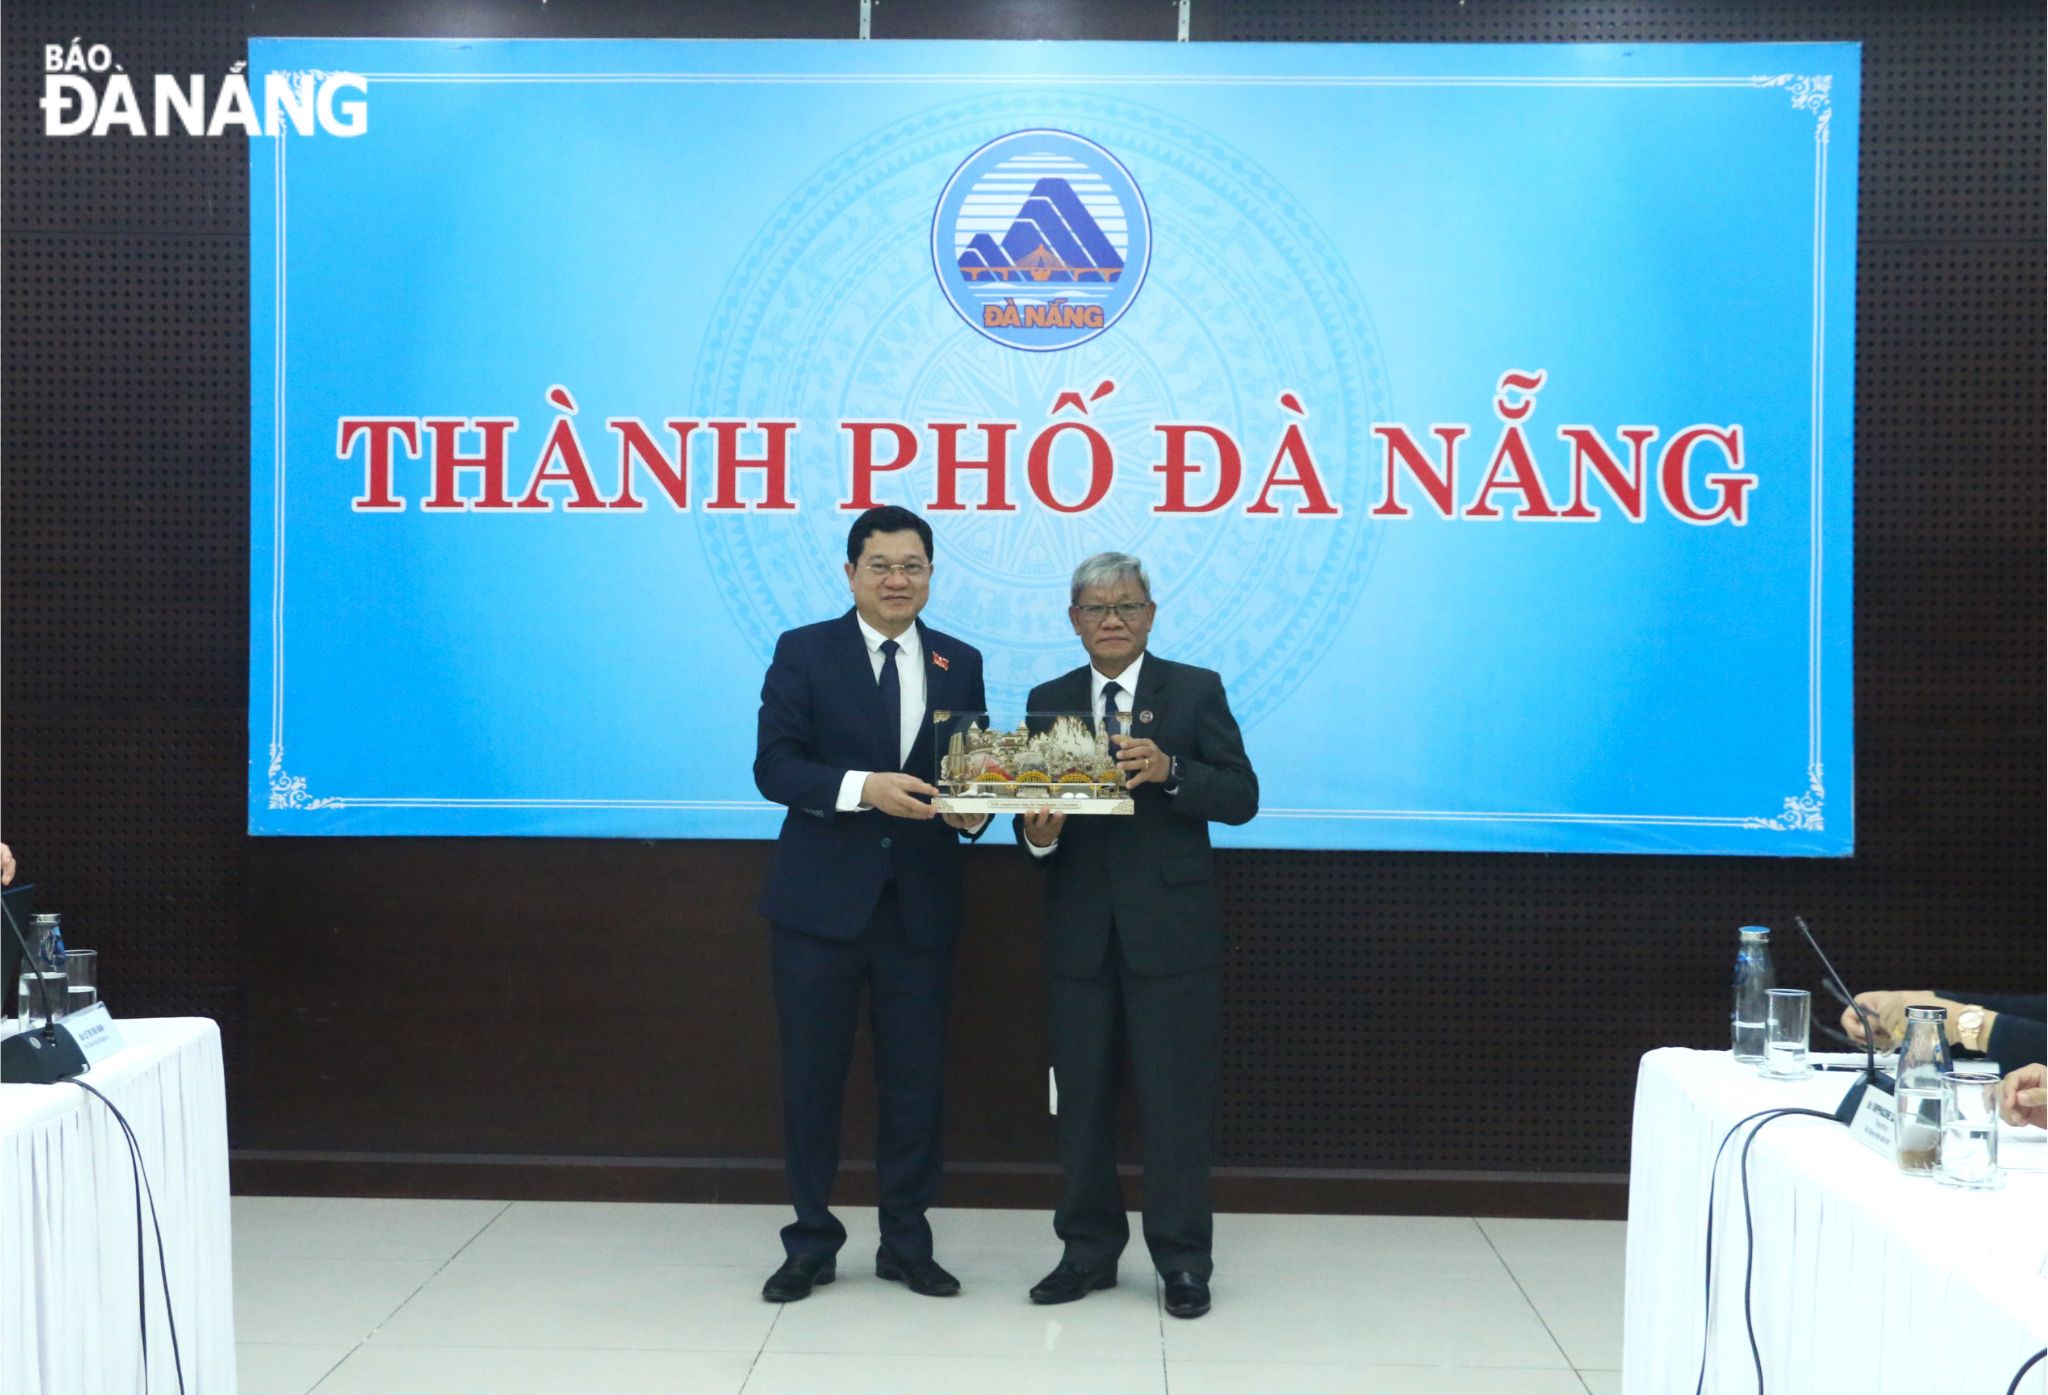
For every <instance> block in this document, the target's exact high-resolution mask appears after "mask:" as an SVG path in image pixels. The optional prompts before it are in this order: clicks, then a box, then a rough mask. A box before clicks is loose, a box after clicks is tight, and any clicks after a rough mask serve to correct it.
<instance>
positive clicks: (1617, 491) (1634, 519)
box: [1557, 426, 1657, 523]
mask: <svg viewBox="0 0 2048 1395" xmlns="http://www.w3.org/2000/svg"><path fill="white" fill-rule="evenodd" d="M1620 434H1621V439H1622V440H1624V441H1627V442H1628V469H1627V470H1626V472H1624V471H1623V469H1622V466H1621V462H1620V461H1619V460H1617V459H1616V458H1615V456H1614V452H1613V451H1611V450H1609V449H1608V448H1607V442H1605V441H1603V440H1601V439H1600V436H1599V434H1598V433H1597V432H1595V431H1594V430H1593V428H1592V427H1590V426H1560V427H1559V428H1557V435H1558V439H1559V440H1561V441H1569V442H1570V443H1571V447H1572V502H1571V505H1570V506H1569V507H1568V508H1566V509H1565V511H1564V512H1563V513H1561V514H1559V515H1558V517H1560V518H1574V519H1595V518H1598V517H1600V510H1599V509H1598V508H1596V507H1594V506H1593V505H1592V504H1590V503H1588V502H1587V501H1586V466H1587V464H1588V463H1590V464H1591V465H1592V467H1593V473H1594V474H1596V475H1598V476H1599V477H1600V483H1601V485H1602V486H1604V487H1605V488H1606V490H1607V493H1608V496H1609V497H1610V498H1612V499H1613V500H1614V502H1615V503H1617V504H1619V505H1621V511H1622V512H1623V513H1625V514H1627V515H1628V520H1629V522H1631V523H1641V522H1642V521H1643V508H1644V504H1645V500H1644V497H1643V495H1644V487H1645V485H1646V483H1647V480H1648V477H1647V475H1646V474H1645V473H1644V469H1643V460H1644V456H1645V454H1646V452H1647V448H1648V447H1649V444H1650V442H1652V441H1654V440H1656V439H1657V428H1656V427H1654V426H1624V427H1622V428H1621V433H1620Z"/></svg>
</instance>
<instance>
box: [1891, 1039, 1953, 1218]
mask: <svg viewBox="0 0 2048 1395" xmlns="http://www.w3.org/2000/svg"><path fill="white" fill-rule="evenodd" d="M1954 1068H1955V1067H1954V1064H1953V1063H1952V1062H1951V1061H1950V1060H1949V1054H1948V1009H1947V1008H1939V1007H1909V1008H1907V1009H1906V1039H1905V1040H1904V1041H1902V1042H1900V1043H1899V1068H1898V1072H1897V1078H1898V1092H1897V1094H1895V1095H1894V1096H1893V1103H1894V1104H1895V1105H1897V1107H1898V1111H1899V1117H1898V1122H1897V1123H1896V1125H1895V1126H1894V1130H1893V1134H1892V1138H1893V1142H1894V1144H1895V1147H1896V1156H1897V1157H1898V1160H1899V1171H1901V1172H1904V1173H1906V1174H1908V1175H1909V1176H1914V1177H1932V1176H1933V1175H1934V1163H1935V1159H1936V1156H1937V1154H1938V1153H1939V1152H1940V1148H1941V1077H1942V1076H1943V1075H1945V1074H1947V1073H1948V1072H1949V1071H1950V1070H1953V1069H1954Z"/></svg>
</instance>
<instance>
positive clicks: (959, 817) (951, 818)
mask: <svg viewBox="0 0 2048 1395" xmlns="http://www.w3.org/2000/svg"><path fill="white" fill-rule="evenodd" d="M939 817H940V818H942V819H944V820H945V821H946V827H948V828H957V829H959V830H960V831H961V832H962V833H972V832H974V831H975V830H977V829H979V828H980V827H981V826H982V825H983V824H985V823H987V822H988V815H987V814H941V815H939Z"/></svg>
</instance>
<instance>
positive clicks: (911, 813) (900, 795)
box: [860, 770, 938, 819]
mask: <svg viewBox="0 0 2048 1395" xmlns="http://www.w3.org/2000/svg"><path fill="white" fill-rule="evenodd" d="M937 794H938V791H937V790H935V789H933V788H932V787H931V786H930V785H927V784H926V783H925V782H924V781H922V780H920V779H918V778H917V777H916V776H915V775H899V774H897V773H895V772H894V771H889V770H877V771H876V772H875V773H874V774H872V775H870V776H868V778H867V779H866V780H864V781H862V782H861V787H860V802H861V803H863V804H865V805H867V806H868V807H869V808H870V809H880V810H881V811H882V812H883V813H885V814H887V815H889V816H890V817H891V818H898V819H928V818H931V817H933V816H934V815H936V814H937V813H938V810H936V809H934V808H932V806H931V805H929V804H927V803H926V802H925V801H924V800H923V799H920V798H918V796H919V795H924V796H926V797H927V798H930V797H934V796H936V795H937Z"/></svg>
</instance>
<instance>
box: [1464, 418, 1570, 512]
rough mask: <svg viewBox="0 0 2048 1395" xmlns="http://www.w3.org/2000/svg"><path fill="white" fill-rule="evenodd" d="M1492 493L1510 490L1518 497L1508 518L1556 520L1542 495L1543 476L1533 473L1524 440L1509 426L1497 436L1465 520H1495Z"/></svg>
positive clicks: (1534, 465) (1547, 496) (1532, 466)
mask: <svg viewBox="0 0 2048 1395" xmlns="http://www.w3.org/2000/svg"><path fill="white" fill-rule="evenodd" d="M1503 465H1506V466H1507V467H1508V474H1507V476H1506V477H1505V478H1504V477H1503V476H1502V474H1501V467H1502V466H1503ZM1496 489H1506V490H1512V491H1513V492H1515V493H1517V494H1520V495H1521V496H1522V502H1521V504H1520V505H1518V506H1517V507H1516V508H1515V510H1514V512H1513V513H1512V514H1511V515H1510V516H1511V517H1514V518H1555V517H1557V510H1556V509H1554V508H1552V507H1551V505H1550V496H1549V495H1547V494H1545V493H1544V492H1543V476H1541V475H1539V474H1537V473H1536V462H1535V461H1534V460H1531V459H1530V458H1529V441H1528V438H1527V437H1525V436H1523V434H1522V428H1521V427H1519V426H1515V425H1512V424H1511V425H1509V427H1508V428H1507V429H1506V430H1505V431H1503V432H1501V434H1500V445H1499V446H1497V447H1495V449H1494V452H1493V464H1492V465H1491V466H1490V467H1489V468H1488V469H1487V472H1486V482H1485V483H1484V484H1482V485H1481V486H1480V487H1479V493H1478V494H1476V495H1474V496H1473V499H1472V502H1471V503H1470V504H1469V505H1467V506H1466V509H1465V517H1467V518H1499V517H1500V510H1499V509H1497V508H1495V507H1494V506H1493V505H1492V503H1491V502H1489V501H1490V500H1491V498H1492V496H1493V492H1494V491H1495V490H1496Z"/></svg>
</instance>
